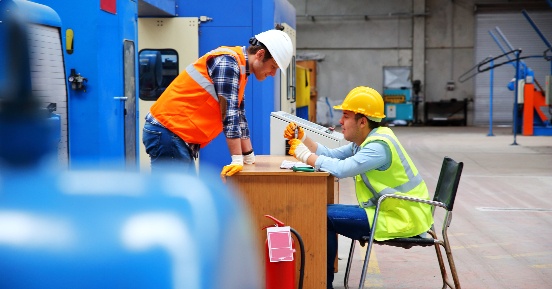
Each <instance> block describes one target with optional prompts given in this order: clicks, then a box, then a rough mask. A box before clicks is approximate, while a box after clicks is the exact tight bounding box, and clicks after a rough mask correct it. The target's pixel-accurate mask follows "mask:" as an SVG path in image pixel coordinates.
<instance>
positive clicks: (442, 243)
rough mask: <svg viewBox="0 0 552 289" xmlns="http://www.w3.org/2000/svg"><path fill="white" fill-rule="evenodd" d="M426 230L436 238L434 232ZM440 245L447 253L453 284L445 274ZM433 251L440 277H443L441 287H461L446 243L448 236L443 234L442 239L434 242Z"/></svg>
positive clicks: (455, 288) (458, 288)
mask: <svg viewBox="0 0 552 289" xmlns="http://www.w3.org/2000/svg"><path fill="white" fill-rule="evenodd" d="M428 232H429V234H430V235H431V236H432V237H433V238H436V234H435V232H433V231H428ZM440 246H443V248H444V249H445V253H446V255H447V261H448V264H449V268H450V271H451V275H452V280H453V282H454V284H453V283H452V282H451V281H450V279H449V278H448V276H447V270H446V267H445V262H444V260H443V254H442V253H441V247H440ZM435 252H436V254H437V260H438V261H439V269H440V270H441V277H442V278H443V287H442V289H445V288H447V286H448V287H449V288H452V289H461V288H460V281H459V279H458V273H457V271H456V266H455V265H454V259H453V257H452V251H451V249H450V245H449V243H448V238H447V236H446V235H443V241H439V242H438V243H435Z"/></svg>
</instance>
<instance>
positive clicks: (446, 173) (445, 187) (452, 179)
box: [433, 157, 464, 211]
mask: <svg viewBox="0 0 552 289" xmlns="http://www.w3.org/2000/svg"><path fill="white" fill-rule="evenodd" d="M463 167H464V163H462V162H456V161H455V160H453V159H451V158H449V157H445V158H444V159H443V165H442V166H441V172H440V173H439V180H438V181H437V187H436V188H435V195H434V196H433V200H434V201H438V202H442V203H444V204H445V205H446V206H447V210H449V211H452V207H453V206H454V199H455V198H456V190H457V189H458V184H459V183H460V175H461V174H462V168H463Z"/></svg>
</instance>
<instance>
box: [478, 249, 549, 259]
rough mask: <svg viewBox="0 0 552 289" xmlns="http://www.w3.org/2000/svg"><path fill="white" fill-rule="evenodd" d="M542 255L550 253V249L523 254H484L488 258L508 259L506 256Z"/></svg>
mask: <svg viewBox="0 0 552 289" xmlns="http://www.w3.org/2000/svg"><path fill="white" fill-rule="evenodd" d="M544 255H552V251H548V252H533V253H525V254H510V255H496V256H485V257H487V258H489V259H494V260H498V259H508V258H518V257H531V256H539V257H540V256H544Z"/></svg>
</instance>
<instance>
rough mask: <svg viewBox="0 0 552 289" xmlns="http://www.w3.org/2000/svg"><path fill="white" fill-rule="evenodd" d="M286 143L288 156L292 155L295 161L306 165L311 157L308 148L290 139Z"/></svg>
mask: <svg viewBox="0 0 552 289" xmlns="http://www.w3.org/2000/svg"><path fill="white" fill-rule="evenodd" d="M288 143H289V154H290V155H293V156H294V157H295V158H296V159H297V160H299V161H301V162H303V163H305V164H306V163H307V160H308V159H309V157H310V156H311V155H312V152H311V151H310V150H309V148H308V147H307V146H306V145H304V144H303V143H302V142H301V141H300V140H298V139H292V140H290V141H289V142H288Z"/></svg>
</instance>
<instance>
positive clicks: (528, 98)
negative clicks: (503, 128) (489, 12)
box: [460, 10, 552, 145]
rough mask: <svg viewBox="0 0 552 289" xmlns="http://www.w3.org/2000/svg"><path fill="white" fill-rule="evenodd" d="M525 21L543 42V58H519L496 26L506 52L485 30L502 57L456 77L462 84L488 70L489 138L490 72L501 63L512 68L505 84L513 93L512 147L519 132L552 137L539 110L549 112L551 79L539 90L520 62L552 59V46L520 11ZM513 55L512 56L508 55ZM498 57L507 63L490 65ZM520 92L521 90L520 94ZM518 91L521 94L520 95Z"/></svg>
mask: <svg viewBox="0 0 552 289" xmlns="http://www.w3.org/2000/svg"><path fill="white" fill-rule="evenodd" d="M522 13H523V15H524V16H525V18H526V19H527V20H528V21H529V23H530V24H531V26H532V27H533V29H534V30H535V31H536V32H537V34H538V35H539V36H540V38H541V39H542V40H543V42H544V43H545V44H546V46H547V49H546V50H545V51H544V52H543V55H533V56H523V57H521V56H520V55H521V52H522V51H521V50H520V49H514V48H513V47H512V45H511V44H510V43H509V42H508V40H507V39H506V37H505V36H504V34H503V33H502V31H500V29H499V28H498V27H496V32H497V33H498V34H499V35H500V37H501V38H502V40H503V41H504V43H506V44H507V46H508V48H509V49H510V51H506V49H505V48H504V47H503V46H502V44H501V42H500V41H499V40H498V38H497V37H496V35H495V34H494V33H493V32H492V31H489V34H490V35H491V37H492V38H493V40H494V41H495V42H496V43H497V45H498V46H499V48H500V49H501V50H502V52H503V54H502V55H500V56H498V57H494V58H490V57H489V58H487V59H484V60H483V61H481V62H480V63H478V64H477V65H476V66H474V67H473V68H472V69H470V70H469V71H468V72H466V73H464V74H463V75H461V76H460V82H464V81H466V80H467V79H469V78H471V77H473V76H475V75H476V74H477V73H481V72H484V71H487V70H490V72H491V75H490V96H489V101H490V105H489V109H490V113H489V133H488V135H489V136H493V132H492V109H493V69H494V68H496V67H499V66H501V65H504V64H511V65H513V66H514V68H515V78H514V80H512V81H511V82H510V83H509V84H508V88H509V89H510V90H512V91H514V104H515V105H514V110H513V114H514V116H513V134H514V141H513V143H512V144H513V145H517V142H516V135H517V133H518V131H521V132H522V133H523V135H536V136H538V135H542V136H551V135H552V123H551V120H550V119H549V117H547V116H546V115H545V114H544V113H543V112H542V111H541V108H545V107H548V108H549V110H550V108H551V105H552V103H549V100H550V98H551V96H550V93H552V89H550V78H551V76H550V75H549V76H547V78H546V85H547V86H546V88H544V89H543V88H542V87H541V86H540V84H539V83H538V82H536V79H535V78H534V72H533V70H532V69H530V68H529V67H528V66H527V65H526V64H525V63H524V62H523V61H522V59H526V58H541V57H542V58H544V59H545V60H547V61H551V60H552V56H551V55H549V53H550V52H552V46H551V44H550V42H548V40H547V39H546V38H545V37H544V35H543V34H542V32H541V31H540V29H539V28H538V27H537V25H536V24H535V23H534V21H533V20H532V19H531V17H530V16H529V14H528V13H527V11H525V10H523V11H522ZM512 54H513V56H512ZM502 57H506V58H507V59H508V60H507V61H504V62H502V63H499V64H496V65H495V64H494V62H495V60H497V59H500V58H502ZM476 67H477V72H476V73H473V74H470V73H472V71H473V70H474V69H475V68H476ZM550 74H552V62H551V70H550ZM534 83H535V84H537V86H538V87H539V88H540V91H537V90H536V89H535V84H534ZM520 89H521V90H522V91H520ZM521 92H522V93H521ZM545 93H546V94H547V95H545ZM518 95H522V96H524V99H523V106H522V107H521V108H520V106H519V105H518V104H519V100H518Z"/></svg>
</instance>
